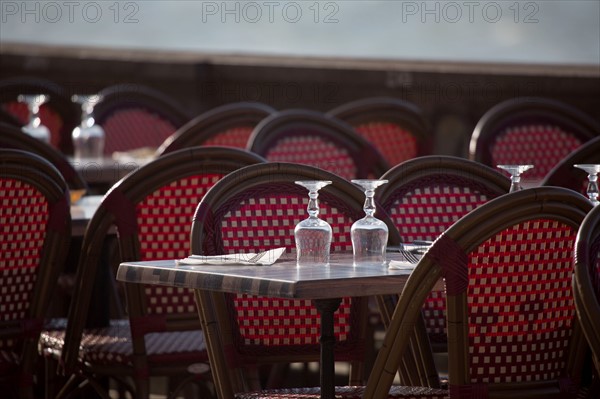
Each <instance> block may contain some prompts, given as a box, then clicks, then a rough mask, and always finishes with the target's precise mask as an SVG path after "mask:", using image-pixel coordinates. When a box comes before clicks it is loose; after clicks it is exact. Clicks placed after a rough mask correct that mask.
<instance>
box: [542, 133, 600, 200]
mask: <svg viewBox="0 0 600 399" xmlns="http://www.w3.org/2000/svg"><path fill="white" fill-rule="evenodd" d="M586 163H588V164H600V136H598V137H596V138H593V139H591V140H590V141H588V142H586V143H584V144H583V145H581V147H579V148H577V149H575V150H574V151H573V152H571V153H570V154H569V155H567V156H566V157H565V158H564V159H563V160H562V161H560V162H559V163H558V164H557V165H556V166H555V167H554V168H552V170H550V172H548V174H547V175H546V176H545V177H544V180H542V185H544V186H560V187H566V188H570V189H571V190H575V191H577V192H579V193H581V194H583V195H586V196H587V194H586V191H587V183H588V179H587V174H586V173H585V171H583V170H581V169H578V168H575V167H574V166H573V165H575V164H586Z"/></svg>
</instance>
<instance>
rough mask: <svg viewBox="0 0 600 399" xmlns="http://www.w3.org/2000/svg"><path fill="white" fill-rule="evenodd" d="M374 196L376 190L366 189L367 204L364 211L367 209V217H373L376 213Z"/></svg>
mask: <svg viewBox="0 0 600 399" xmlns="http://www.w3.org/2000/svg"><path fill="white" fill-rule="evenodd" d="M374 196H375V190H365V205H364V206H363V211H365V214H366V215H367V217H373V214H374V213H375V200H374V199H373V197H374Z"/></svg>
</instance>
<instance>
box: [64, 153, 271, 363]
mask: <svg viewBox="0 0 600 399" xmlns="http://www.w3.org/2000/svg"><path fill="white" fill-rule="evenodd" d="M258 162H264V159H262V158H261V157H259V156H257V155H255V154H252V153H249V152H247V151H245V150H240V149H235V148H225V147H190V148H187V149H183V150H179V151H175V152H173V153H171V154H167V155H165V156H163V157H160V158H157V159H156V160H154V161H152V162H150V163H148V164H146V165H144V166H142V167H141V168H139V169H138V170H136V171H135V172H132V173H131V174H129V175H128V176H127V177H125V178H123V179H122V180H121V181H120V182H118V183H117V184H115V185H114V186H113V187H112V188H111V189H110V190H109V192H108V193H107V194H106V195H105V197H104V198H103V200H102V202H101V204H100V206H99V207H98V210H97V211H96V212H95V214H94V216H93V217H92V219H91V221H90V222H89V225H88V228H87V230H86V233H85V236H84V239H83V243H82V250H81V254H82V256H81V258H80V260H79V264H78V268H77V276H76V286H75V292H74V294H73V297H74V298H77V300H76V301H73V303H72V306H71V307H70V309H69V325H68V329H67V334H66V337H65V342H66V343H67V345H66V346H65V350H64V352H63V354H62V355H63V359H64V364H65V366H66V367H67V370H70V369H71V367H73V366H74V365H75V364H76V363H75V361H76V359H77V353H78V347H79V342H80V339H81V334H82V331H83V328H84V322H85V315H86V313H87V312H88V309H89V304H90V300H91V291H92V287H93V284H94V281H93V279H90V278H89V276H94V275H96V270H97V268H98V266H99V262H100V259H101V257H102V256H103V253H102V252H103V242H104V238H105V236H106V234H107V232H108V230H109V228H111V226H115V227H116V229H117V233H118V244H119V253H120V261H121V262H125V261H137V260H140V261H141V260H159V259H177V258H185V257H187V256H188V255H190V245H189V237H190V230H191V224H192V217H193V215H194V211H195V209H196V206H197V205H198V203H199V202H200V199H201V198H202V197H203V195H204V194H205V193H206V191H207V190H208V189H209V188H210V187H211V186H212V185H213V184H214V183H215V182H216V181H218V180H219V179H221V178H222V177H223V176H225V175H227V174H228V173H230V172H231V171H233V170H236V169H238V168H240V167H243V166H246V165H250V164H254V163H258ZM126 290H127V311H128V314H129V318H130V325H131V328H132V330H133V331H132V337H133V340H134V341H133V344H134V350H138V351H139V350H143V336H144V334H145V333H149V332H152V331H164V329H165V328H170V329H173V328H178V329H190V328H198V327H199V323H198V313H197V310H196V307H195V302H194V297H193V294H192V292H190V290H183V289H174V288H173V289H172V288H163V287H160V286H152V285H148V286H144V285H138V284H128V285H127V286H126ZM173 322H176V324H177V325H176V327H172V323H173ZM136 348H137V349H136ZM140 348H141V349H140Z"/></svg>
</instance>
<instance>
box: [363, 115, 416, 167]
mask: <svg viewBox="0 0 600 399" xmlns="http://www.w3.org/2000/svg"><path fill="white" fill-rule="evenodd" d="M354 130H356V131H357V132H358V133H359V134H360V135H361V136H363V137H365V138H366V139H367V140H368V141H369V142H370V143H372V144H373V145H374V146H375V148H377V149H378V150H379V152H380V153H381V154H382V155H383V156H384V157H385V160H386V161H387V162H388V164H390V165H391V166H393V165H397V164H399V163H401V162H404V161H406V160H408V159H412V158H415V157H416V156H417V155H418V143H417V139H416V137H415V136H413V135H412V134H411V132H410V131H408V130H406V129H404V128H402V127H401V126H399V125H397V124H394V123H390V122H376V121H374V122H370V123H365V124H361V125H358V126H355V127H354Z"/></svg>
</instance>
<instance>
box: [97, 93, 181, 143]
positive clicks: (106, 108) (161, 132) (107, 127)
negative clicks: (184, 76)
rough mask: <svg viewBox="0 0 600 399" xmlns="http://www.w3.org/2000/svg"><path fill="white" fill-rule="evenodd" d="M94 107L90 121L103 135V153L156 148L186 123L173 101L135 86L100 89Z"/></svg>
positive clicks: (179, 107) (178, 106)
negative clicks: (104, 138) (100, 128)
mask: <svg viewBox="0 0 600 399" xmlns="http://www.w3.org/2000/svg"><path fill="white" fill-rule="evenodd" d="M98 94H99V95H100V99H99V101H98V102H97V103H96V104H95V106H94V112H93V115H94V120H95V121H96V123H97V124H99V125H101V126H102V128H103V129H104V132H105V134H106V142H105V146H104V152H105V153H106V154H109V155H110V154H112V153H113V152H115V151H129V150H133V149H136V148H142V147H151V148H155V149H156V148H158V147H159V146H160V145H161V144H162V143H163V142H164V141H165V140H166V139H167V137H169V136H170V135H172V134H173V133H174V132H175V131H176V130H177V129H179V128H180V127H181V126H183V125H184V124H185V123H187V122H188V121H189V120H190V116H189V115H188V114H187V112H186V111H185V110H184V108H183V107H182V106H181V105H179V104H178V103H177V102H176V101H175V100H174V99H171V98H170V97H168V96H167V95H165V94H164V93H161V92H159V91H157V90H154V89H152V88H149V87H145V86H143V85H139V84H117V85H114V86H110V87H107V88H105V89H102V90H101V91H100V92H99V93H98Z"/></svg>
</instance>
